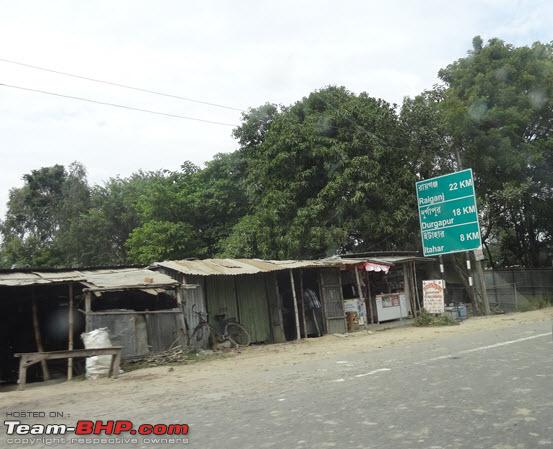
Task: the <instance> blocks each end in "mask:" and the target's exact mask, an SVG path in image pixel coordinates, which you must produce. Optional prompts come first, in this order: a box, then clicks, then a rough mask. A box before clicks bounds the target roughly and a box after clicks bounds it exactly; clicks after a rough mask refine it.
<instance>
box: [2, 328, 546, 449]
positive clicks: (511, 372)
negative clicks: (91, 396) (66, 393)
mask: <svg viewBox="0 0 553 449" xmlns="http://www.w3.org/2000/svg"><path fill="white" fill-rule="evenodd" d="M551 330H552V328H551V322H550V321H545V322H538V323H532V324H524V325H518V326H516V327H510V328H504V329H498V330H493V331H484V332H477V333H474V334H469V335H467V334H463V335H454V336H451V337H447V338H440V339H437V340H430V341H424V342H421V343H416V344H409V345H403V346H396V347H388V348H381V349H376V350H375V349H373V350H370V351H367V352H360V353H357V354H355V355H352V354H349V355H348V356H347V357H344V356H342V357H340V356H332V357H330V358H328V357H326V358H319V359H309V360H306V361H304V362H300V363H298V364H293V365H287V366H280V367H277V368H274V369H271V370H265V369H262V368H261V367H260V369H259V370H256V371H255V372H253V373H251V372H250V373H248V374H247V375H244V376H243V377H242V378H238V379H237V378H232V379H226V380H225V379H224V381H223V382H218V383H217V386H216V387H214V388H212V389H201V390H200V389H198V390H197V391H196V390H194V389H193V387H194V386H193V385H192V386H190V385H189V386H188V389H189V390H190V391H191V392H192V393H193V394H192V393H191V392H188V393H186V394H183V393H182V390H177V389H171V390H169V391H166V392H165V393H164V394H163V395H162V396H161V397H160V396H159V395H157V394H156V395H153V394H152V395H151V396H148V395H147V394H145V392H144V391H141V392H140V395H138V394H137V397H138V396H139V397H140V398H141V399H140V401H138V400H137V403H136V405H134V406H133V407H132V408H129V407H128V406H124V407H123V406H121V405H120V403H121V402H120V401H119V402H118V401H117V397H107V398H106V397H105V396H101V392H99V394H98V398H97V400H96V401H95V402H91V403H90V404H89V408H88V409H89V410H90V415H88V416H87V417H88V418H92V417H97V418H99V419H108V418H109V419H126V418H129V417H130V418H132V419H134V421H135V422H136V423H140V422H163V421H168V422H187V423H189V424H190V429H191V432H190V436H189V439H190V443H189V445H188V446H187V447H189V448H191V449H192V448H198V449H199V448H201V449H209V448H217V449H248V448H252V449H254V448H255V449H262V448H287V449H292V448H297V449H306V448H326V447H334V448H359V449H362V448H391V449H398V448H408V449H413V448H433V449H438V448H470V449H477V448H485V449H489V448H496V449H508V448H516V449H526V448H527V449H533V448H541V447H544V448H547V447H553V343H552V335H551ZM228 363H234V362H233V361H232V360H229V361H228ZM236 363H239V361H237V362H236ZM215 375H219V376H220V377H223V378H225V373H224V372H221V373H215V374H214V376H215ZM225 381H226V383H227V384H225ZM228 384H230V385H232V386H233V387H234V388H229V385H228ZM143 388H147V382H144V387H143ZM74 400H76V401H78V397H75V398H74ZM64 401H65V402H63V401H62V400H61V399H60V401H59V402H56V403H52V404H44V407H50V408H52V407H60V408H65V409H69V410H70V409H71V405H70V404H69V403H67V400H64ZM23 406H25V404H23V405H22V407H23ZM80 408H81V409H82V405H81V406H80ZM83 417H84V416H83ZM11 447H14V446H11ZM34 447H46V446H43V445H41V444H39V443H37V444H35V445H34ZM81 447H84V446H81ZM96 447H98V446H96ZM110 447H114V446H110ZM118 447H122V446H121V445H119V446H118ZM134 447H136V446H134ZM142 447H152V446H149V445H144V446H142ZM173 447H183V446H182V445H179V446H173Z"/></svg>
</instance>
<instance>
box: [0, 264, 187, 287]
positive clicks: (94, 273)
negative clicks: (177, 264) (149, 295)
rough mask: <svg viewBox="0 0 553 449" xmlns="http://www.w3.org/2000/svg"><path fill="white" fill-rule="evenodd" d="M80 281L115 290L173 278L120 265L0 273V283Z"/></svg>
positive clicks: (162, 283)
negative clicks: (69, 269) (102, 267)
mask: <svg viewBox="0 0 553 449" xmlns="http://www.w3.org/2000/svg"><path fill="white" fill-rule="evenodd" d="M68 282H81V283H84V284H87V285H88V286H90V287H92V288H104V289H110V288H113V289H116V288H125V287H133V286H144V287H147V286H148V285H149V284H152V285H155V286H157V287H159V286H168V287H169V286H172V285H176V284H178V282H177V281H175V280H174V279H172V278H171V277H169V276H166V275H164V274H162V273H159V272H157V271H152V270H149V269H146V268H121V269H106V270H86V271H76V270H73V271H57V272H42V271H33V272H30V273H27V272H17V271H14V272H8V273H0V286H8V287H22V286H26V285H44V284H63V283H68Z"/></svg>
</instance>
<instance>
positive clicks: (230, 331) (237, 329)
mask: <svg viewBox="0 0 553 449" xmlns="http://www.w3.org/2000/svg"><path fill="white" fill-rule="evenodd" d="M225 334H226V335H227V336H228V339H229V340H230V342H231V343H232V344H234V345H235V346H248V345H249V344H250V342H251V337H250V334H249V333H248V331H247V330H246V328H245V327H244V326H242V325H241V324H238V323H227V325H226V326H225Z"/></svg>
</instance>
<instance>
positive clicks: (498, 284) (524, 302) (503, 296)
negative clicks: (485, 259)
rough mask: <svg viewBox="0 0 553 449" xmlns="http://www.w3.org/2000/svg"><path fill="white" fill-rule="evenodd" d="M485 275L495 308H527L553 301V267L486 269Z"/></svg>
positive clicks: (510, 309) (514, 309) (498, 310)
mask: <svg viewBox="0 0 553 449" xmlns="http://www.w3.org/2000/svg"><path fill="white" fill-rule="evenodd" d="M484 279H485V281H486V290H487V292H488V299H489V302H490V306H491V308H492V310H493V311H496V312H513V311H517V310H519V311H524V310H531V309H535V308H539V307H543V306H545V305H549V304H553V269H534V270H494V271H486V272H485V273H484Z"/></svg>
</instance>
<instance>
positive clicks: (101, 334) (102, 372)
mask: <svg viewBox="0 0 553 449" xmlns="http://www.w3.org/2000/svg"><path fill="white" fill-rule="evenodd" d="M81 339H82V340H83V344H84V347H85V349H93V348H110V347H111V346H112V345H111V340H110V339H109V332H108V328H107V327H102V328H100V329H94V330H92V331H90V332H85V333H83V334H81ZM110 366H111V355H96V356H93V357H87V359H86V378H87V379H98V377H107V376H108V375H109V368H110Z"/></svg>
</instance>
